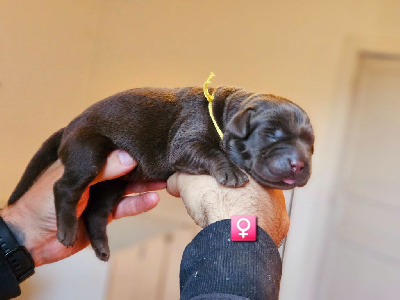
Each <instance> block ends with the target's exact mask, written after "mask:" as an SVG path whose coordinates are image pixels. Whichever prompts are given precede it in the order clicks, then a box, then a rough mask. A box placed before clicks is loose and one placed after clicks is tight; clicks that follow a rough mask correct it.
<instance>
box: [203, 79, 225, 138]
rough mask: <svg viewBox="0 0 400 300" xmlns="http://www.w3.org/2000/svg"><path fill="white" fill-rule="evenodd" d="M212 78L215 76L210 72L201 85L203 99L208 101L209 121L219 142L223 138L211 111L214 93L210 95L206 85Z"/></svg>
mask: <svg viewBox="0 0 400 300" xmlns="http://www.w3.org/2000/svg"><path fill="white" fill-rule="evenodd" d="M214 76H215V75H214V73H213V72H211V74H210V76H209V77H208V78H207V81H206V82H204V85H203V92H204V96H205V97H206V98H207V100H208V112H209V113H210V117H211V120H212V121H213V124H214V127H215V129H216V130H217V132H218V134H219V137H220V138H221V140H222V139H223V137H224V134H223V133H222V131H221V129H220V128H219V127H218V124H217V122H216V121H215V118H214V113H213V109H212V102H213V100H214V94H215V91H214V92H213V93H212V94H210V92H209V91H208V88H207V85H208V84H209V83H211V81H210V80H211V78H213V77H214Z"/></svg>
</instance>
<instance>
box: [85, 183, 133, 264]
mask: <svg viewBox="0 0 400 300" xmlns="http://www.w3.org/2000/svg"><path fill="white" fill-rule="evenodd" d="M127 183H128V182H127V181H124V180H121V179H114V180H109V181H103V182H99V183H97V184H95V185H94V186H92V187H91V188H90V196H89V202H88V205H87V207H86V209H85V211H84V212H83V214H82V218H83V222H84V224H85V228H86V232H87V234H88V237H89V240H90V243H91V244H92V247H93V250H94V251H95V252H96V256H97V257H98V258H99V259H101V260H103V261H107V260H108V259H109V257H110V249H109V246H108V237H107V231H106V226H107V223H108V217H109V215H110V214H111V213H112V211H113V210H114V208H115V206H116V205H117V203H118V201H119V200H120V199H121V197H122V196H123V195H124V192H125V188H126V186H127Z"/></svg>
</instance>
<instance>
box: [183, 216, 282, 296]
mask: <svg viewBox="0 0 400 300" xmlns="http://www.w3.org/2000/svg"><path fill="white" fill-rule="evenodd" d="M281 274H282V264H281V259H280V256H279V252H278V249H277V247H276V245H275V243H274V242H273V240H272V239H271V237H270V236H269V235H268V234H266V232H265V231H264V230H262V229H261V228H259V227H258V228H257V241H255V242H232V241H231V240H230V220H223V221H219V222H216V223H213V224H211V225H209V226H207V227H206V228H205V229H203V230H202V231H201V232H200V233H199V234H198V235H197V236H196V237H195V238H194V239H193V241H192V242H191V243H190V244H189V245H188V246H187V247H186V249H185V252H184V254H183V258H182V263H181V272H180V287H181V299H191V298H192V297H196V296H199V295H202V298H201V299H216V298H217V295H218V297H221V298H223V299H242V298H238V297H243V299H248V298H250V299H278V295H279V285H280V279H281ZM222 295H223V296H224V297H222ZM207 297H208V298H207Z"/></svg>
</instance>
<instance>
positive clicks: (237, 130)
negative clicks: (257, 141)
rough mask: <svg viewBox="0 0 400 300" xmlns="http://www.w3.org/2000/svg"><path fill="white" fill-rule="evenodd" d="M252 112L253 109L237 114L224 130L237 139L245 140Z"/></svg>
mask: <svg viewBox="0 0 400 300" xmlns="http://www.w3.org/2000/svg"><path fill="white" fill-rule="evenodd" d="M253 112H254V110H253V108H246V109H245V110H242V111H239V112H237V113H236V114H235V115H234V116H233V117H232V119H231V120H230V121H229V123H228V125H227V126H226V130H227V131H229V132H230V133H232V134H233V135H235V136H237V137H239V138H245V137H246V136H247V135H248V134H249V131H250V118H251V115H252V114H253Z"/></svg>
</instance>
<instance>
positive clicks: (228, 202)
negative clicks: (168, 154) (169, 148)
mask: <svg viewBox="0 0 400 300" xmlns="http://www.w3.org/2000/svg"><path fill="white" fill-rule="evenodd" d="M167 191H168V193H170V194H171V195H172V196H175V197H181V198H182V200H183V202H184V203H185V206H186V210H187V212H188V213H189V215H190V216H191V217H192V219H193V220H194V221H195V223H196V224H197V225H199V226H201V227H203V228H204V227H206V226H207V225H209V224H211V223H214V222H216V221H219V220H224V219H230V218H231V217H232V216H233V215H256V216H257V220H258V226H260V227H261V228H262V229H264V230H265V231H266V232H267V233H268V234H269V235H270V237H271V238H272V239H273V241H274V242H275V244H276V245H277V246H279V245H280V243H281V241H282V240H283V238H284V237H285V236H286V234H287V232H288V230H289V223H290V222H289V216H288V214H287V212H286V207H285V198H284V196H283V193H282V191H281V190H275V189H265V188H263V187H262V186H260V185H259V184H258V183H257V182H256V181H254V179H252V178H250V181H249V183H248V184H247V185H246V186H244V187H241V188H228V187H224V186H222V185H220V184H218V183H217V181H216V180H215V179H214V178H213V177H211V176H207V175H189V174H185V173H175V174H173V175H172V176H171V177H170V178H169V179H168V182H167Z"/></svg>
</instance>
